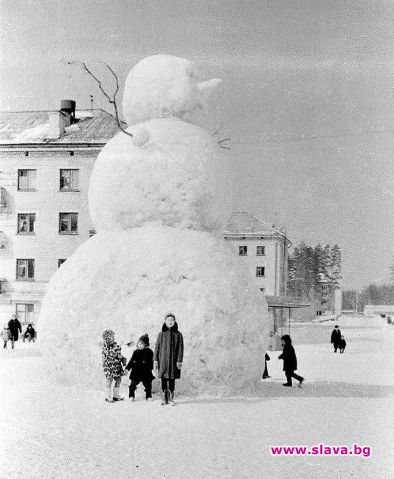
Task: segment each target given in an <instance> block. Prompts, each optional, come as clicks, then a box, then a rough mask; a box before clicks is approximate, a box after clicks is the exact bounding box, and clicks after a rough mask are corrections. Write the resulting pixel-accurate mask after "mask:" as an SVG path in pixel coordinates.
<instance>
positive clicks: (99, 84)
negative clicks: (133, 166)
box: [66, 60, 133, 137]
mask: <svg viewBox="0 0 394 479" xmlns="http://www.w3.org/2000/svg"><path fill="white" fill-rule="evenodd" d="M66 63H67V65H77V66H80V67H82V69H83V70H84V71H85V72H86V73H87V74H88V75H90V76H91V77H92V78H93V80H94V81H95V82H96V83H97V85H98V87H99V89H100V91H101V92H102V94H103V95H104V96H105V98H106V99H107V100H108V102H109V103H110V104H111V105H112V106H113V108H114V111H115V119H116V123H117V124H118V127H119V129H120V130H121V131H123V133H124V134H125V135H128V136H131V137H133V135H132V134H131V133H129V132H128V131H127V130H126V129H125V128H123V125H122V122H121V121H120V118H119V111H118V104H117V102H116V95H117V93H118V91H119V79H118V76H117V74H116V73H115V72H114V71H113V69H112V68H111V67H110V66H109V65H108V64H107V63H105V66H106V67H107V68H108V70H109V71H110V72H111V74H112V76H113V77H114V79H115V85H116V88H115V92H114V93H113V94H112V96H110V95H109V94H108V93H107V92H106V91H105V90H104V88H103V85H102V82H101V80H99V79H98V78H97V77H96V75H94V73H92V71H91V70H90V69H89V68H88V67H87V65H86V63H85V62H77V61H70V60H66Z"/></svg>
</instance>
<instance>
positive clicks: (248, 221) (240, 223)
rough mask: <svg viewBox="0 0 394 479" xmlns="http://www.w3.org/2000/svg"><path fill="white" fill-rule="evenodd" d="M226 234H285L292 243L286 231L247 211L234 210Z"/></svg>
mask: <svg viewBox="0 0 394 479" xmlns="http://www.w3.org/2000/svg"><path fill="white" fill-rule="evenodd" d="M224 235H240V236H247V235H253V236H283V237H284V238H285V239H286V241H288V242H289V243H290V244H291V242H290V240H289V239H288V238H287V237H286V234H285V233H283V232H282V231H278V230H277V229H275V228H274V227H273V226H269V225H268V224H267V223H264V221H261V220H259V219H258V218H256V217H255V216H253V215H252V214H250V213H247V212H246V211H234V212H233V213H232V214H231V216H230V219H229V220H228V223H227V225H226V228H225V230H224Z"/></svg>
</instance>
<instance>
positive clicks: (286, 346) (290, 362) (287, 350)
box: [278, 334, 304, 388]
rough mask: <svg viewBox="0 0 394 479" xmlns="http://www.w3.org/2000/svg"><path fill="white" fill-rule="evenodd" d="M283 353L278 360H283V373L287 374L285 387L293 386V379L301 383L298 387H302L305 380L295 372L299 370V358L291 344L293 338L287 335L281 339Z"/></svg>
mask: <svg viewBox="0 0 394 479" xmlns="http://www.w3.org/2000/svg"><path fill="white" fill-rule="evenodd" d="M281 340H282V346H283V352H282V354H281V355H280V356H279V357H278V359H283V371H284V372H285V375H286V379H287V382H286V383H284V384H283V386H290V387H291V386H292V385H293V383H292V381H291V378H294V379H297V381H299V384H298V387H299V388H300V387H302V383H303V382H304V378H303V377H302V376H299V375H298V374H296V373H295V372H294V371H296V370H297V356H296V353H295V351H294V348H293V345H292V344H291V337H290V336H289V335H288V334H285V335H284V336H282V337H281Z"/></svg>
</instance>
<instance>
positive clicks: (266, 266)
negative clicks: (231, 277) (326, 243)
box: [223, 212, 291, 296]
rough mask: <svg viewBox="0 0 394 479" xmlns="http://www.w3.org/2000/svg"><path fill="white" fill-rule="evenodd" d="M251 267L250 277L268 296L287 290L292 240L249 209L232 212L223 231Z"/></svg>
mask: <svg viewBox="0 0 394 479" xmlns="http://www.w3.org/2000/svg"><path fill="white" fill-rule="evenodd" d="M223 236H224V238H225V239H226V240H227V241H230V242H231V243H232V244H233V245H234V246H235V248H236V252H237V253H238V255H239V256H240V257H242V258H243V260H244V261H245V262H246V263H247V265H248V267H249V272H250V276H251V277H252V278H253V279H254V280H255V282H256V285H257V287H258V288H260V290H261V291H263V292H264V294H265V295H266V296H285V295H286V292H287V272H288V249H289V247H290V246H291V242H290V241H289V239H288V238H287V237H286V235H285V233H283V232H281V231H278V230H276V229H275V228H273V227H272V226H269V225H268V224H266V223H264V222H263V221H261V220H259V219H258V218H256V217H255V216H253V215H251V214H250V213H247V212H233V213H232V214H231V217H230V219H229V221H228V223H227V226H226V229H225V231H224V234H223Z"/></svg>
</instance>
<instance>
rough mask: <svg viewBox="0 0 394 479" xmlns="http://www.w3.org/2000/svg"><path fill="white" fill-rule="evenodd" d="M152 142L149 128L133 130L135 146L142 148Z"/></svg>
mask: <svg viewBox="0 0 394 479" xmlns="http://www.w3.org/2000/svg"><path fill="white" fill-rule="evenodd" d="M149 140H150V133H149V130H148V129H147V128H144V127H141V128H138V130H133V144H134V146H139V147H142V146H144V145H145V144H146V143H148V141H149Z"/></svg>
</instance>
